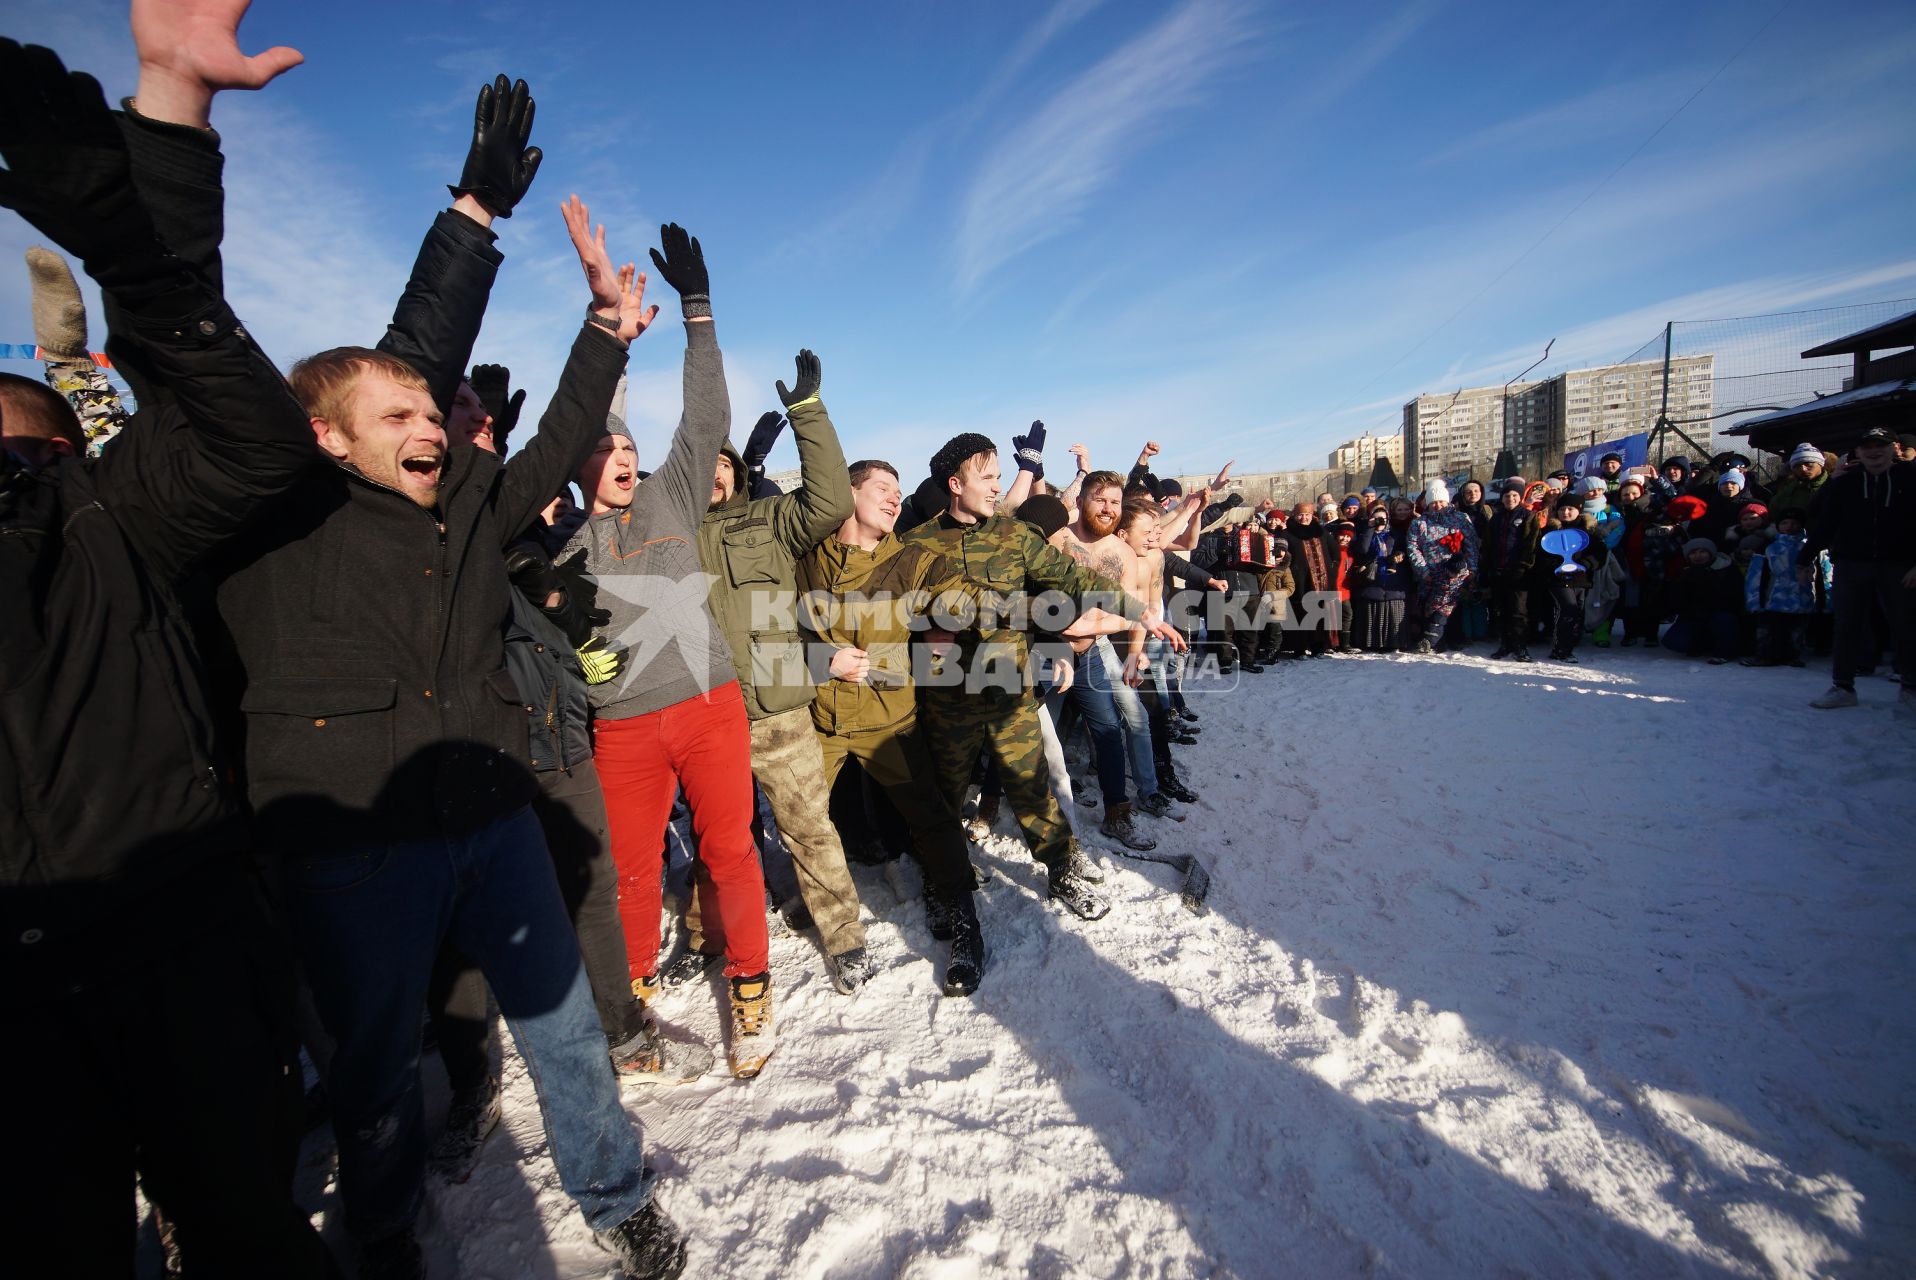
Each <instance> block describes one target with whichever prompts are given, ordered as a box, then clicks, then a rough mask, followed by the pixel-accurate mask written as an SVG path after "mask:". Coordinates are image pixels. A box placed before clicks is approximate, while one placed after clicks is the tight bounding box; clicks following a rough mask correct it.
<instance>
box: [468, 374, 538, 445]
mask: <svg viewBox="0 0 1916 1280" xmlns="http://www.w3.org/2000/svg"><path fill="white" fill-rule="evenodd" d="M466 381H468V382H470V383H471V384H472V393H473V394H474V395H476V396H478V397H479V403H480V404H483V405H484V406H486V412H487V413H489V414H491V415H492V438H493V440H494V441H495V442H496V443H497V444H498V445H499V447H500V449H502V450H503V449H504V448H505V446H506V437H507V436H509V435H511V434H512V429H513V428H514V427H516V426H518V425H519V411H520V410H521V409H524V408H525V407H526V393H525V392H523V391H512V392H511V394H507V393H508V391H509V390H510V388H511V386H512V370H510V369H508V368H506V367H505V366H504V365H502V364H476V365H474V366H472V376H471V377H470V378H467V379H466Z"/></svg>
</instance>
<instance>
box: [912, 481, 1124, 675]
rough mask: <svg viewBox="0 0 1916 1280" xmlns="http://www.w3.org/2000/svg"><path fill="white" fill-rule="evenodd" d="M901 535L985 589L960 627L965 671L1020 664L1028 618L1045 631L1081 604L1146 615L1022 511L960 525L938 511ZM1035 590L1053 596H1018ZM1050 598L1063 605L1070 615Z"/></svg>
mask: <svg viewBox="0 0 1916 1280" xmlns="http://www.w3.org/2000/svg"><path fill="white" fill-rule="evenodd" d="M902 541H903V542H904V544H905V545H906V546H907V547H920V548H923V549H924V550H927V551H935V552H937V553H939V554H940V555H943V556H945V557H946V558H948V559H949V560H951V561H952V563H953V564H954V565H956V566H957V567H958V569H959V571H960V572H961V573H963V574H964V576H965V578H966V579H967V580H968V581H970V582H972V583H974V584H976V585H977V586H980V587H984V588H986V591H985V593H984V595H983V597H981V614H980V616H979V618H978V619H977V622H976V624H975V625H973V626H971V627H969V628H966V629H965V630H962V631H960V632H959V633H958V661H959V665H960V666H961V667H962V668H963V669H964V671H966V672H967V673H980V672H986V671H1003V672H1007V673H1008V672H1011V671H1022V670H1023V669H1024V665H1025V660H1026V656H1027V653H1028V645H1027V640H1026V634H1025V632H1026V628H1025V625H1024V624H1025V623H1026V621H1027V620H1028V621H1029V622H1031V623H1032V624H1035V625H1037V626H1039V627H1040V629H1042V630H1045V631H1062V630H1064V628H1065V627H1067V626H1069V625H1070V624H1071V622H1072V621H1073V620H1074V619H1075V617H1076V612H1075V611H1076V610H1082V609H1084V608H1088V607H1090V606H1092V605H1096V606H1098V607H1099V608H1102V609H1105V610H1107V611H1109V612H1111V613H1119V614H1122V615H1123V616H1124V617H1125V618H1127V619H1128V620H1130V621H1132V622H1141V621H1143V619H1144V614H1145V607H1144V605H1143V603H1142V602H1140V601H1139V600H1137V599H1136V598H1135V597H1133V596H1130V595H1127V594H1126V593H1125V591H1124V588H1123V587H1122V586H1121V585H1119V584H1118V583H1116V582H1114V581H1112V580H1111V579H1110V578H1107V577H1105V576H1104V575H1103V574H1101V573H1098V572H1097V571H1096V570H1093V569H1090V568H1087V567H1086V566H1084V565H1082V564H1080V563H1078V562H1077V561H1076V560H1073V559H1072V558H1071V557H1070V556H1068V555H1066V554H1065V553H1064V552H1062V551H1060V550H1058V548H1056V547H1054V546H1052V545H1051V544H1050V543H1048V542H1046V541H1045V540H1044V538H1043V537H1042V536H1040V535H1039V533H1038V531H1037V530H1036V529H1035V528H1033V527H1032V526H1031V525H1029V524H1027V523H1025V522H1024V521H1023V520H1020V519H1018V518H1017V517H1016V516H1010V515H994V516H992V517H991V518H990V519H988V520H983V521H980V522H979V523H977V524H960V523H959V522H958V521H956V520H953V519H952V518H951V516H950V515H949V514H945V515H940V516H939V517H938V518H937V519H935V520H928V521H926V522H925V523H924V524H921V525H919V526H918V527H917V528H916V529H913V530H911V531H910V532H908V533H906V534H905V535H904V537H903V539H902ZM1031 592H1045V593H1048V595H1049V597H1050V598H1049V600H1044V599H1040V600H1038V601H1036V602H1030V601H1025V600H1021V599H1020V598H1021V597H1025V596H1027V594H1028V593H1031ZM1047 605H1055V606H1060V607H1061V610H1062V613H1063V615H1064V616H1060V613H1059V612H1056V611H1053V610H1051V609H1049V608H1047ZM952 696H963V695H962V694H960V693H956V692H954V693H953V695H952Z"/></svg>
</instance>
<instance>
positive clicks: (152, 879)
mask: <svg viewBox="0 0 1916 1280" xmlns="http://www.w3.org/2000/svg"><path fill="white" fill-rule="evenodd" d="M146 16H148V17H149V18H150V16H151V15H150V14H148V15H146ZM141 18H142V12H141V9H140V7H139V6H136V9H135V21H134V33H135V37H136V40H137V41H138V43H139V45H140V54H141V81H140V102H141V106H142V108H143V111H142V112H140V113H133V112H131V111H129V112H128V113H126V114H125V115H124V116H121V117H119V118H117V119H116V118H115V116H114V115H113V114H111V113H110V112H109V111H108V110H107V106H106V103H105V101H104V99H103V98H102V96H101V94H100V88H99V85H98V84H97V83H95V82H94V81H93V80H92V78H91V77H88V76H84V75H78V74H75V75H68V74H67V72H66V71H65V69H64V68H63V67H62V66H61V65H60V63H59V60H58V59H57V58H56V57H55V56H54V55H53V54H52V53H51V52H50V51H48V50H45V49H34V48H27V49H24V50H23V49H22V48H21V47H20V46H19V45H17V44H14V43H13V42H12V41H0V86H3V87H0V108H3V109H0V153H3V154H4V156H5V159H6V163H7V169H6V172H5V174H4V176H3V177H0V203H5V204H7V205H9V206H10V207H12V208H15V209H17V210H19V211H20V212H21V214H22V215H23V216H25V217H26V218H27V220H28V221H30V222H32V223H33V224H34V225H35V226H36V227H37V228H38V229H39V230H40V231H41V232H42V233H43V234H45V235H46V236H47V237H48V238H49V239H52V240H54V241H55V242H57V243H59V244H60V245H61V246H62V247H63V248H65V249H67V250H68V251H69V252H71V253H73V254H74V255H75V256H77V257H79V258H81V259H82V260H83V261H84V262H85V265H86V269H87V271H88V272H89V273H90V274H91V275H92V276H93V277H94V279H95V280H97V281H98V282H99V284H100V287H101V290H102V293H103V296H104V298H105V300H106V303H107V315H108V327H109V337H108V342H107V350H108V352H109V353H110V354H111V356H112V358H113V361H114V365H115V367H116V368H118V369H120V370H121V371H122V372H123V373H124V374H125V375H126V376H127V378H128V380H129V381H131V382H132V383H133V384H134V386H135V388H136V390H137V391H138V394H139V403H140V413H139V415H138V417H136V418H135V419H134V421H133V422H132V423H131V424H130V425H129V426H128V427H127V428H126V429H125V430H124V431H123V432H121V434H120V435H119V437H118V438H117V439H116V441H115V442H114V445H113V447H112V448H111V449H110V450H109V451H107V453H106V454H105V456H103V457H101V458H99V459H81V458H79V457H76V456H73V455H74V454H75V453H77V452H78V451H79V450H78V449H77V445H78V430H79V426H78V423H77V421H76V420H74V419H73V416H72V413H71V411H70V410H69V409H68V408H67V406H66V404H65V402H64V401H62V400H61V399H60V397H58V396H56V395H54V394H53V393H52V392H50V391H48V390H47V389H46V388H45V387H42V386H39V385H38V384H36V383H32V382H29V381H27V380H26V379H21V378H14V377H12V376H11V375H8V376H5V377H4V378H0V437H4V440H3V443H4V445H5V454H4V456H3V457H0V601H3V603H0V688H4V690H5V694H4V698H0V1009H4V1017H5V1020H6V1028H7V1041H8V1045H7V1048H6V1050H5V1051H4V1052H0V1096H4V1097H6V1098H8V1099H9V1100H11V1101H12V1102H14V1103H15V1104H16V1105H15V1106H14V1107H13V1111H12V1115H11V1118H10V1119H9V1122H8V1142H7V1155H6V1158H5V1160H4V1161H0V1203H4V1204H5V1205H6V1207H7V1213H8V1217H9V1221H10V1222H12V1223H14V1224H16V1227H17V1229H16V1230H15V1231H13V1232H11V1233H10V1235H11V1237H12V1238H11V1239H10V1240H9V1244H8V1252H9V1254H10V1255H11V1256H13V1257H27V1258H33V1257H38V1258H40V1259H41V1260H42V1264H41V1265H45V1263H46V1261H47V1260H48V1259H51V1258H55V1257H57V1258H58V1259H59V1260H60V1263H61V1269H62V1271H63V1272H64V1273H66V1274H73V1275H127V1274H130V1273H131V1272H132V1270H133V1266H134V1252H135V1243H134V1225H135V1221H136V1219H135V1216H134V1214H133V1212H132V1210H133V1204H132V1197H131V1195H130V1192H131V1190H132V1186H133V1181H134V1177H135V1174H136V1172H137V1174H138V1176H139V1178H140V1180H141V1183H142V1185H143V1187H144V1189H145V1191H146V1194H147V1196H148V1198H149V1199H150V1200H152V1201H153V1202H154V1203H155V1204H157V1205H158V1206H160V1207H161V1208H162V1209H163V1210H164V1211H165V1212H166V1214H167V1215H168V1217H169V1218H170V1219H171V1220H172V1222H173V1223H174V1226H175V1237H174V1238H175V1240H176V1242H177V1244H178V1246H179V1249H180V1251H181V1256H182V1257H183V1258H184V1259H185V1260H186V1265H187V1267H188V1269H189V1272H197V1273H199V1274H203V1275H233V1276H238V1275H276V1276H323V1275H328V1274H333V1268H332V1265H331V1261H330V1258H329V1257H328V1255H327V1254H326V1252H325V1250H324V1248H323V1246H322V1245H321V1244H320V1243H319V1239H318V1237H317V1236H316V1235H315V1234H314V1233H313V1231H312V1228H311V1226H310V1224H309V1223H308V1222H307V1221H306V1218H305V1215H304V1214H302V1213H301V1212H300V1211H299V1210H298V1208H297V1207H296V1206H295V1205H294V1202H293V1199H292V1195H291V1184H292V1173H293V1167H294V1161H295V1158H296V1156H297V1151H298V1141H299V1135H300V1128H301V1125H300V1119H301V1096H300V1088H299V1082H300V1077H299V1070H298V1046H297V1041H296V1038H295V1035H294V1032H293V1027H292V1022H291V1011H292V1007H293V1000H294V982H293V969H292V961H291V957H290V955H289V954H288V952H287V950H286V946H285V943H284V940H283V938H282V936H281V935H280V933H279V932H278V930H277V928H276V927H275V925H274V923H273V921H272V919H271V917H270V915H269V913H268V911H267V909H266V905H265V899H264V897H263V894H262V892H261V887H260V883H259V878H258V875H257V874H256V871H255V868H254V863H253V860H252V853H253V850H254V849H255V847H256V844H255V835H254V833H253V830H252V827H251V825H250V823H249V822H248V821H247V818H246V815H245V811H244V806H243V805H242V803H241V802H240V798H239V796H238V794H237V792H236V790H235V789H234V788H233V787H232V785H231V783H230V770H229V768H228V761H227V760H226V759H225V758H224V756H223V754H222V752H221V750H220V742H219V735H218V734H217V733H216V731H215V727H214V717H213V716H212V714H211V711H210V708H209V705H208V699H207V694H206V691H205V688H204V684H203V681H202V680H201V678H200V674H199V673H200V671H201V663H200V660H199V657H198V654H197V652H196V649H195V646H194V643H193V640H192V637H191V633H190V630H189V628H188V626H187V625H186V622H185V621H184V611H183V609H182V607H181V604H180V592H181V590H182V587H183V585H184V584H185V582H186V580H187V579H188V577H189V575H190V574H191V572H192V571H193V568H194V566H195V565H196V564H197V563H198V562H199V561H200V560H201V559H202V558H203V557H204V556H205V555H206V554H207V552H209V551H210V550H212V549H213V548H214V547H215V546H217V545H218V544H219V543H220V542H222V541H223V540H225V539H227V538H229V537H230V536H231V535H232V534H233V533H234V532H235V530H236V529H238V528H239V527H240V525H241V524H242V523H243V522H244V521H245V520H246V519H247V518H248V517H249V516H250V515H252V514H253V513H254V512H255V511H257V510H258V509H259V508H260V507H261V506H262V504H264V503H266V502H268V501H269V500H271V499H272V498H273V497H274V496H275V495H276V494H278V493H280V492H281V491H283V490H285V489H286V488H287V487H288V486H289V485H291V484H293V483H294V482H295V481H296V480H297V479H298V477H300V476H301V475H302V474H304V473H305V472H306V471H307V470H308V469H309V468H310V467H311V465H312V443H311V439H312V438H311V433H310V431H309V429H308V427H307V425H306V420H305V415H304V414H303V413H302V412H301V410H300V407H299V404H298V402H297V401H296V400H295V399H294V398H293V396H292V394H291V393H290V392H289V390H288V389H287V386H286V383H285V381H284V380H283V379H282V378H281V377H280V376H279V373H278V372H277V370H275V369H274V367H273V365H272V363H271V361H269V360H268V359H267V358H266V356H265V355H264V354H263V353H261V352H260V351H259V349H258V348H257V347H256V346H255V345H254V343H253V341H252V339H251V338H250V337H249V336H248V335H247V334H246V332H245V330H244V329H243V328H242V327H241V326H240V323H239V321H238V320H237V319H236V318H235V317H234V315H233V313H232V311H231V310H230V309H229V308H228V307H227V305H226V302H225V300H224V299H223V298H222V296H221V294H220V288H219V274H218V270H217V261H216V258H217V251H218V246H219V225H218V223H217V222H214V223H212V224H210V225H206V226H202V227H201V228H200V229H199V240H198V243H197V244H196V245H194V246H193V248H194V249H196V250H197V252H196V254H195V256H196V257H198V258H200V259H202V261H204V260H205V259H206V258H208V257H209V256H210V257H211V258H212V259H213V261H212V262H211V269H210V270H208V269H203V268H202V269H196V264H195V263H193V262H190V261H187V260H184V259H183V256H182V255H184V254H185V253H186V251H187V249H188V246H187V244H186V243H185V242H184V241H183V240H181V239H179V238H177V237H176V236H174V235H173V234H171V233H170V232H171V229H170V228H168V227H167V225H166V222H165V220H164V219H162V218H161V217H160V216H159V215H158V213H157V211H156V207H157V205H158V204H159V203H161V200H160V196H161V193H162V192H163V191H164V190H165V189H166V188H167V187H168V186H169V185H171V184H173V183H175V182H177V181H179V180H181V177H182V175H181V174H179V173H178V172H173V171H168V170H167V169H166V168H165V167H164V166H157V165H155V164H153V163H152V160H153V154H152V150H151V144H152V143H153V142H154V140H155V138H156V137H157V136H159V135H163V134H166V133H169V132H174V131H178V132H181V133H183V134H190V135H192V136H193V139H194V140H193V143H192V145H194V146H195V147H197V148H198V149H199V150H200V152H201V153H202V154H201V158H202V160H203V161H204V165H203V168H202V170H201V172H199V174H198V175H197V177H198V180H200V181H202V182H203V183H204V184H206V185H207V186H208V190H209V191H210V194H211V197H212V198H213V199H214V200H215V201H217V199H218V196H219V167H220V160H219V151H218V138H217V135H214V134H212V133H211V131H210V130H208V129H206V128H204V127H203V126H204V124H205V112H206V109H207V106H208V105H209V104H210V102H211V99H212V96H213V92H214V87H215V85H214V84H213V83H209V82H208V81H207V78H206V76H205V74H204V73H203V72H202V71H201V67H202V66H205V65H211V64H213V63H215V62H217V61H220V60H221V59H222V55H224V56H225V60H226V61H228V63H229V65H230V64H232V63H245V60H243V59H241V58H240V55H239V51H238V49H237V47H236V46H235V45H234V43H233V35H232V32H231V31H230V30H227V31H225V32H224V33H221V32H220V31H219V30H218V27H217V24H215V25H213V26H211V27H200V28H197V29H196V30H197V33H198V34H197V36H196V38H194V39H191V40H180V39H171V40H166V41H159V42H154V41H151V40H150V39H148V37H149V36H151V35H152V34H153V32H152V31H151V30H150V24H143V23H142V21H141ZM209 32H210V33H211V34H210V36H209ZM298 60H299V59H298V55H297V54H295V53H293V52H292V51H291V50H286V49H281V50H275V51H273V52H272V53H271V54H266V55H262V56H261V57H260V58H257V59H253V60H251V64H250V65H246V66H245V70H244V73H243V75H242V77H241V78H240V79H237V80H236V79H223V80H220V81H218V83H219V84H221V85H224V86H226V87H248V88H257V87H260V86H261V85H263V84H265V83H266V82H267V81H268V80H271V79H272V78H273V77H274V76H275V75H277V74H278V73H279V72H280V71H283V70H285V69H286V68H287V67H288V66H290V65H292V64H293V63H296V62H297V61H298ZM162 79H165V80H167V81H169V82H170V83H171V85H172V86H173V92H172V94H171V101H169V93H168V91H167V90H165V89H163V88H162V87H160V85H159V81H160V80H162ZM182 91H184V93H185V95H186V97H187V98H188V99H189V100H191V99H193V98H195V97H197V104H196V105H194V104H193V103H192V102H191V101H189V103H188V106H189V108H190V109H189V110H187V111H185V112H180V111H177V110H174V109H172V108H175V107H177V106H178V105H179V98H180V94H181V92H182ZM63 446H64V447H63ZM22 1232H24V1235H22V1234H21V1233H22Z"/></svg>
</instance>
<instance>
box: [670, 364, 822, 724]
mask: <svg viewBox="0 0 1916 1280" xmlns="http://www.w3.org/2000/svg"><path fill="white" fill-rule="evenodd" d="M790 417H791V421H792V435H793V436H794V437H795V438H796V440H797V441H798V465H799V480H800V487H799V488H798V489H795V490H793V491H792V492H791V493H786V494H780V495H779V496H778V497H775V498H760V499H758V500H757V501H752V500H751V499H749V498H747V497H746V495H745V492H744V488H745V485H746V483H747V481H746V477H745V465H744V463H743V462H742V461H741V460H740V458H739V456H738V453H737V451H736V450H734V449H733V448H732V446H731V445H730V444H727V445H726V446H725V447H724V454H725V456H726V457H728V458H730V459H731V460H732V469H733V471H732V474H733V476H734V477H735V479H734V484H735V486H736V487H735V489H734V491H733V494H732V496H731V497H730V498H728V499H727V500H726V501H725V502H723V503H721V504H720V505H719V506H717V507H714V508H713V509H712V510H710V511H708V512H706V513H705V519H704V520H703V521H702V522H701V523H700V525H699V564H700V566H701V567H702V568H704V570H705V572H706V574H707V575H708V576H709V577H710V578H711V579H712V583H711V590H710V593H709V594H708V595H707V597H706V607H707V608H708V609H710V610H711V614H712V620H713V622H715V623H716V624H717V625H718V629H719V631H720V632H722V633H723V634H724V636H725V642H726V644H728V645H730V646H731V649H732V666H733V667H734V669H736V670H737V672H738V682H739V688H740V690H741V692H743V693H744V695H745V714H746V716H747V717H748V718H749V719H752V720H763V719H764V718H765V717H766V716H773V715H777V714H779V713H780V712H783V711H793V710H796V709H797V708H799V707H802V706H804V705H805V704H806V703H808V702H810V701H811V700H812V677H811V674H810V672H809V670H808V668H807V666H806V662H805V650H804V645H803V641H802V638H801V637H800V635H799V632H798V619H797V613H796V605H797V583H796V580H795V577H794V572H795V568H796V565H797V562H798V560H799V558H800V557H802V556H804V555H806V554H808V553H809V552H810V551H811V550H812V549H813V548H814V547H816V546H817V545H818V543H819V540H820V539H821V538H824V537H827V536H828V535H829V534H830V533H831V532H832V531H833V530H834V529H836V528H838V526H839V525H841V524H843V523H844V522H845V521H846V519H847V518H849V517H850V516H851V513H852V487H851V481H850V480H849V479H848V478H847V476H846V471H845V454H844V452H843V450H841V449H840V448H839V446H838V433H837V432H835V431H834V430H832V420H831V418H830V417H828V416H827V415H826V413H825V406H824V405H822V404H820V403H819V402H818V400H817V398H816V397H814V398H813V399H811V400H807V401H805V402H804V403H802V404H798V405H794V406H793V407H792V408H791V410H790Z"/></svg>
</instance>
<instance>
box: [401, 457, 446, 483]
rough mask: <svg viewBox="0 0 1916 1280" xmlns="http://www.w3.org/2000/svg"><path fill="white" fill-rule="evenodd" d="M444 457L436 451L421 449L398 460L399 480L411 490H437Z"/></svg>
mask: <svg viewBox="0 0 1916 1280" xmlns="http://www.w3.org/2000/svg"><path fill="white" fill-rule="evenodd" d="M443 462H444V455H443V454H442V453H441V452H440V451H439V450H437V449H422V450H420V451H419V452H417V453H410V454H407V455H406V456H405V457H403V458H401V459H400V460H399V478H400V480H401V481H403V482H404V483H405V485H406V487H408V488H411V489H437V488H438V487H439V471H440V467H441V465H442V463H443Z"/></svg>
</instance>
